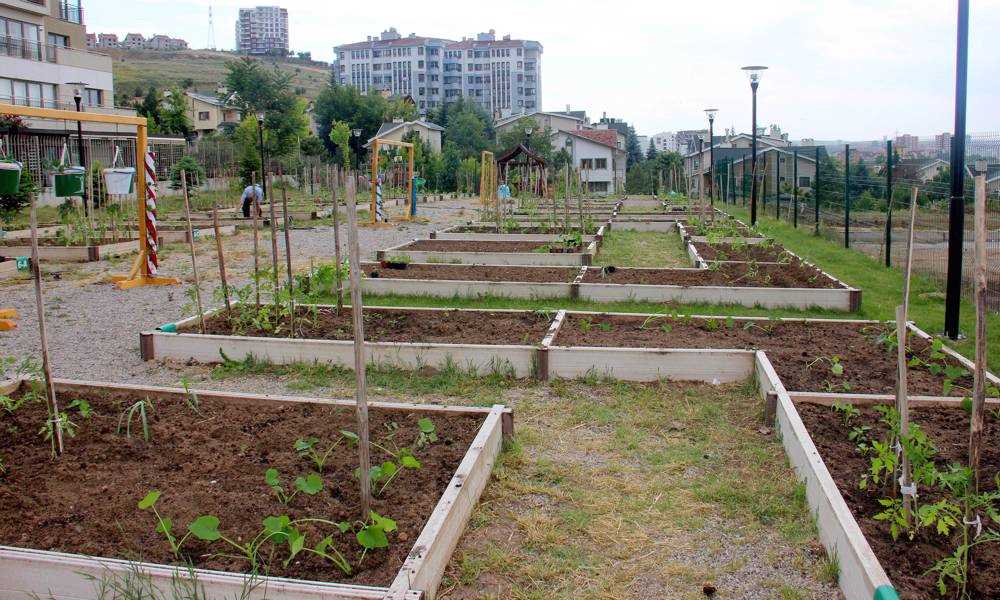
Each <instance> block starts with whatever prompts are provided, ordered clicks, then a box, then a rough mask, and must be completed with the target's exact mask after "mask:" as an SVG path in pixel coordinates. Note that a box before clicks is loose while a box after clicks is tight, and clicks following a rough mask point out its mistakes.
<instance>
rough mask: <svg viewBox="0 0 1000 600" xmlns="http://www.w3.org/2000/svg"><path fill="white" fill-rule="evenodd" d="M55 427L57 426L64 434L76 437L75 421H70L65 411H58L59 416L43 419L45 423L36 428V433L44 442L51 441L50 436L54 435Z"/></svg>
mask: <svg viewBox="0 0 1000 600" xmlns="http://www.w3.org/2000/svg"><path fill="white" fill-rule="evenodd" d="M56 427H58V428H59V430H60V431H61V432H62V434H63V435H64V436H66V437H76V430H77V426H76V423H74V422H73V421H70V419H69V415H67V414H66V412H65V411H60V412H59V416H58V417H56V418H55V419H49V420H47V421H45V424H44V425H42V427H41V429H39V430H38V435H40V436H42V438H44V439H45V441H46V442H51V441H52V436H53V435H55V430H56Z"/></svg>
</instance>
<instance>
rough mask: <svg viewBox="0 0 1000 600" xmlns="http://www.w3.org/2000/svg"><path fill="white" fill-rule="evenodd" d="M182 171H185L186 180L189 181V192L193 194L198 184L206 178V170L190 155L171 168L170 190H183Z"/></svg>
mask: <svg viewBox="0 0 1000 600" xmlns="http://www.w3.org/2000/svg"><path fill="white" fill-rule="evenodd" d="M182 170H183V171H184V175H185V179H187V185H188V191H189V192H193V191H194V188H195V186H196V185H197V184H198V182H199V181H201V180H202V179H204V178H205V169H204V168H202V166H201V165H200V164H198V161H197V160H196V159H195V157H193V156H190V155H188V156H185V157H184V158H182V159H180V160H179V161H177V162H176V163H174V166H172V167H170V189H173V190H179V189H181V171H182Z"/></svg>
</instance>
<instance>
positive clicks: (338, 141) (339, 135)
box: [328, 121, 351, 169]
mask: <svg viewBox="0 0 1000 600" xmlns="http://www.w3.org/2000/svg"><path fill="white" fill-rule="evenodd" d="M328 137H329V138H330V142H332V143H333V145H334V146H335V147H336V148H337V150H338V151H339V152H340V157H341V158H340V160H341V163H343V165H344V168H345V169H347V168H350V166H351V163H350V156H351V148H350V146H349V144H350V141H351V128H350V127H349V126H348V125H347V123H345V122H343V121H334V122H333V124H332V125H331V126H330V134H329V136H328Z"/></svg>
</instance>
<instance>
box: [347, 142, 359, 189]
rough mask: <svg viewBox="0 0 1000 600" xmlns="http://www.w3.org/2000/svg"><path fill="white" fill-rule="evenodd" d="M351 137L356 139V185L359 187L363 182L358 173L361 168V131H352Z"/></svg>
mask: <svg viewBox="0 0 1000 600" xmlns="http://www.w3.org/2000/svg"><path fill="white" fill-rule="evenodd" d="M351 136H352V137H353V138H354V185H355V186H357V185H358V184H359V183H360V181H361V180H360V179H359V173H358V170H359V169H360V168H361V130H360V129H358V128H354V129H352V130H351ZM349 145H350V144H348V146H349Z"/></svg>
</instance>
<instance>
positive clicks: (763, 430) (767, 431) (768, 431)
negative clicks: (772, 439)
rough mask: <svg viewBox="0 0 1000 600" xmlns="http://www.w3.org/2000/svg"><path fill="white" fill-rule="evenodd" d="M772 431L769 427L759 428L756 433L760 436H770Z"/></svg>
mask: <svg viewBox="0 0 1000 600" xmlns="http://www.w3.org/2000/svg"><path fill="white" fill-rule="evenodd" d="M772 431H773V430H772V429H771V428H770V427H761V428H760V429H758V430H757V433H759V434H761V435H771V432H772Z"/></svg>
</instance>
